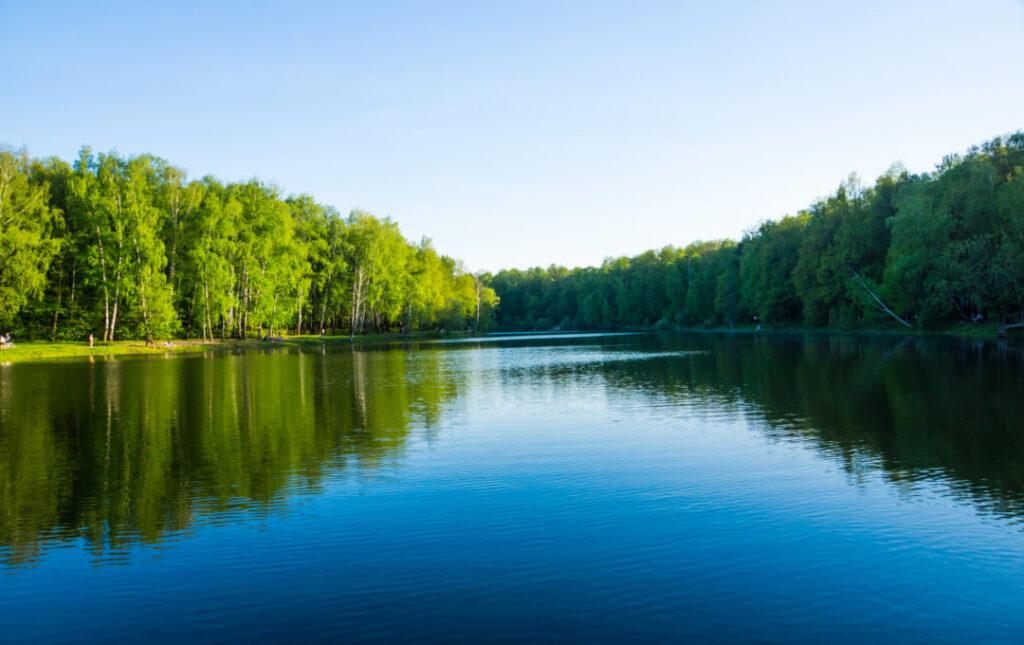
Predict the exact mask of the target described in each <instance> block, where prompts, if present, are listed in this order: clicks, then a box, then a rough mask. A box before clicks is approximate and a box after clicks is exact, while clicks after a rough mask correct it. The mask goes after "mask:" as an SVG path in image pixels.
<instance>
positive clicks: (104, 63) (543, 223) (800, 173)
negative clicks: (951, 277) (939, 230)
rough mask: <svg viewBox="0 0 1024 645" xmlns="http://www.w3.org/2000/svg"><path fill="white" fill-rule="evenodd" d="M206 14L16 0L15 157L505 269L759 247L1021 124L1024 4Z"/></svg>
mask: <svg viewBox="0 0 1024 645" xmlns="http://www.w3.org/2000/svg"><path fill="white" fill-rule="evenodd" d="M138 4H139V5H141V4H143V3H138ZM209 4H210V5H211V6H205V4H204V3H190V2H179V3H163V4H160V5H155V4H154V5H153V6H148V7H144V6H136V4H135V3H127V2H125V3H107V2H94V3H86V2H66V3H65V2H55V3H52V4H50V5H48V6H43V5H42V4H41V3H34V2H28V1H22V0H0V25H2V33H3V38H0V60H2V62H0V73H2V77H0V78H2V87H3V88H4V89H3V95H4V100H3V101H0V124H2V125H0V144H7V145H12V146H15V147H21V146H25V147H27V148H28V150H29V152H30V153H31V154H32V155H34V156H49V155H57V156H60V157H62V158H64V159H67V160H71V159H73V158H74V157H75V156H76V152H77V150H78V149H79V148H80V147H81V146H82V145H86V144H87V145H90V146H92V148H93V149H95V150H101V151H106V150H117V151H118V152H120V153H122V154H126V155H130V154H138V153H143V152H151V153H153V154H157V155H159V156H161V157H164V158H166V159H168V160H170V161H171V162H172V163H174V164H175V165H177V166H180V167H183V168H185V169H186V170H188V172H189V175H190V176H191V177H195V178H198V177H202V176H203V175H206V174H213V175H215V176H217V177H219V178H220V179H223V180H242V179H247V178H250V177H254V176H255V177H259V178H260V179H263V180H266V181H270V182H273V183H275V184H276V185H278V186H279V187H280V188H281V189H282V190H283V191H284V193H285V194H292V193H309V194H311V195H313V196H314V197H315V198H316V199H317V200H318V201H320V202H323V203H326V204H330V205H333V206H335V207H336V208H337V209H338V210H339V211H341V212H342V213H347V212H348V211H349V210H350V209H352V208H356V207H358V208H363V209H366V210H368V211H370V212H373V213H374V214H376V215H379V216H391V217H393V218H395V219H396V220H397V221H398V222H399V223H400V225H401V228H402V231H403V232H404V233H405V234H406V236H407V237H409V238H410V239H413V240H416V239H418V238H420V237H421V236H424V235H425V236H428V237H430V238H432V239H433V240H434V243H435V246H436V247H437V248H438V249H439V250H440V251H442V252H444V253H446V254H448V255H452V256H455V257H458V258H461V259H463V260H464V261H465V262H466V264H467V266H468V267H469V268H470V269H472V270H491V271H494V270H497V269H500V268H507V267H513V266H514V267H521V268H522V267H527V266H535V265H542V266H547V265H549V264H551V263H557V264H564V265H568V266H575V265H593V264H599V263H600V262H601V261H602V260H603V259H604V258H605V257H609V256H620V255H635V254H637V253H640V252H642V251H644V250H646V249H650V248H659V247H662V246H665V245H667V244H673V245H677V246H682V245H685V244H687V243H689V242H692V241H695V240H699V239H715V238H723V237H729V238H734V239H735V238H739V237H740V236H741V235H742V234H743V232H744V231H745V230H747V229H750V228H751V227H753V226H755V225H757V224H758V223H759V222H760V221H763V220H765V219H775V218H778V217H781V216H783V215H785V214H787V213H793V212H796V211H797V210H799V209H801V208H804V207H806V206H808V205H809V204H810V203H811V202H813V201H814V200H815V199H816V198H819V197H822V196H824V195H826V194H828V193H829V192H831V191H833V190H834V189H835V188H836V186H838V185H839V183H840V182H841V181H842V180H843V179H844V178H845V177H846V176H847V175H848V174H849V173H851V172H856V173H857V174H859V175H860V176H861V178H862V179H863V181H864V182H865V183H870V182H873V181H874V179H875V178H876V177H877V176H878V175H880V174H881V173H883V172H884V171H885V170H886V169H887V168H888V167H889V166H890V165H891V164H892V163H894V162H900V163H902V164H903V165H905V166H906V167H907V168H908V169H909V170H910V171H912V172H923V171H929V170H931V169H932V168H933V167H934V165H935V164H936V163H938V162H939V161H940V160H941V159H942V157H943V155H945V154H948V153H954V152H963V151H964V150H965V149H966V148H967V147H968V146H970V145H972V144H978V143H982V142H983V141H985V140H987V139H989V138H991V137H993V136H996V135H1001V134H1005V133H1008V132H1011V131H1014V130H1018V129H1021V128H1024V67H1022V63H1021V61H1022V60H1024V2H1022V1H1021V0H980V1H978V2H917V1H907V2H898V3H893V2H873V1H867V2H857V3H839V2H835V3H830V2H824V3H821V2H734V3H712V2H706V3H683V2H666V3H654V2H644V3H628V2H586V3H584V2H557V1H552V2H537V3H533V2H521V3H520V2H510V3H470V2H466V3H453V2H439V3H403V2H381V3H361V4H357V3H351V4H344V3H332V2H305V3H301V5H299V4H298V3H273V2H249V3H240V2H220V3H209Z"/></svg>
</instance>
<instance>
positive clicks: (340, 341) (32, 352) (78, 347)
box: [0, 332, 466, 364]
mask: <svg viewBox="0 0 1024 645" xmlns="http://www.w3.org/2000/svg"><path fill="white" fill-rule="evenodd" d="M465 335H466V334H465V333H462V332H456V333H450V334H439V333H435V332H423V333H414V334H411V335H409V336H402V335H399V334H367V335H364V336H356V338H355V341H354V342H355V343H356V344H368V343H370V344H372V343H386V342H402V341H417V340H427V339H432V338H460V337H464V336H465ZM349 342H350V341H349V337H348V335H339V336H324V337H323V338H321V337H320V336H317V335H302V336H286V337H284V339H283V340H281V341H280V342H276V341H275V342H268V341H258V340H255V339H248V340H245V341H238V340H227V341H224V342H221V341H209V342H203V341H201V340H176V341H173V346H172V347H165V346H164V345H163V341H159V342H157V344H156V345H155V346H153V347H147V346H146V343H145V342H144V341H141V340H119V341H115V342H112V343H99V342H97V343H96V344H95V346H94V347H89V343H86V342H75V341H57V342H49V341H27V342H15V345H14V347H13V348H11V349H4V350H0V364H4V363H18V362H24V361H44V360H51V359H61V358H76V357H83V356H128V355H136V354H181V353H196V352H204V351H211V350H222V349H227V348H234V347H254V348H256V347H273V346H282V345H283V346H289V345H291V346H296V345H301V346H311V345H320V344H323V343H327V344H330V345H347V344H349Z"/></svg>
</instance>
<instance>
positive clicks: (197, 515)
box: [0, 334, 1024, 642]
mask: <svg viewBox="0 0 1024 645" xmlns="http://www.w3.org/2000/svg"><path fill="white" fill-rule="evenodd" d="M1022 520H1024V354H1022V349H1021V346H1020V345H1014V344H996V343H980V342H974V341H961V340H948V339H921V338H899V337H868V336H842V335H792V336H790V335H771V336H752V335H737V336H735V337H733V336H729V335H714V334H693V335H653V334H651V335H567V336H555V337H553V336H515V337H506V338H502V337H490V338H486V339H482V340H467V341H456V342H421V343H412V344H405V345H403V344H395V345H388V346H365V347H364V346H358V347H357V348H356V349H354V350H353V349H351V348H349V347H347V346H344V345H342V346H337V347H325V348H323V349H322V350H321V349H319V348H317V349H311V348H306V349H302V350H301V351H300V350H298V349H295V348H286V347H278V348H274V349H267V350H262V351H261V350H248V351H245V352H241V353H210V354H207V355H194V356H182V355H178V356H173V357H171V356H168V357H139V358H123V359H105V360H100V359H97V360H95V361H93V362H89V361H87V360H77V361H64V362H49V363H18V364H13V365H3V366H0V640H13V641H27V640H33V641H41V640H68V639H73V640H86V641H88V640H108V639H111V638H115V639H117V640H134V639H141V638H149V639H158V640H172V639H179V638H186V637H187V638H188V639H189V640H192V641H203V640H223V639H231V640H248V639H283V638H293V639H294V638H298V637H300V636H301V637H303V638H307V639H312V640H328V639H333V640H346V641H389V640H399V639H401V640H410V639H413V640H418V641H431V642H436V641H453V640H456V641H457V640H463V641H464V640H472V641H480V640H599V641H617V640H626V639H631V640H637V639H644V640H653V641H678V640H680V639H687V638H695V639H703V640H710V639H713V640H739V639H751V638H753V639H761V640H822V639H838V640H844V641H845V640H862V641H863V640H871V639H885V640H904V639H910V640H926V639H929V640H938V641H965V640H971V641H985V642H993V641H1018V642H1019V640H1020V638H1021V633H1022V632H1024V522H1022ZM197 634H200V635H201V636H200V637H197V636H196V635H197Z"/></svg>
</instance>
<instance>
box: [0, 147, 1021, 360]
mask: <svg viewBox="0 0 1024 645" xmlns="http://www.w3.org/2000/svg"><path fill="white" fill-rule="evenodd" d="M1022 177H1024V132H1018V133H1016V134H1013V135H1010V136H1007V137H1003V138H996V139H993V140H992V141H989V142H987V143H985V144H984V145H982V146H977V147H974V148H971V149H970V150H969V151H967V153H966V154H964V155H951V156H948V157H946V158H945V159H943V161H942V163H940V164H939V165H938V166H937V167H936V169H935V170H934V171H933V172H930V173H922V174H910V173H909V172H907V171H906V170H904V169H902V168H899V167H894V168H893V169H891V170H890V171H889V172H887V173H886V174H884V175H883V176H881V177H879V178H878V180H877V181H876V182H875V184H874V185H873V186H870V187H863V186H861V185H860V183H859V181H858V180H857V179H856V178H855V177H851V178H850V179H847V180H846V181H845V182H843V183H842V184H841V185H840V186H839V188H838V189H837V190H836V191H835V193H834V194H832V195H830V196H828V197H827V198H825V199H822V200H819V201H817V202H815V203H814V204H812V205H811V206H810V207H809V208H808V209H806V210H804V211H801V212H800V213H798V214H796V215H790V216H787V217H784V218H782V219H781V220H778V221H767V222H765V223H763V224H761V225H760V226H759V227H757V228H756V229H755V230H752V231H750V232H748V233H747V234H746V235H745V236H744V237H743V239H742V240H740V241H739V242H734V241H731V240H719V241H710V242H694V243H693V244H690V245H688V246H686V247H683V248H678V247H674V246H667V247H664V248H662V249H660V250H657V251H647V252H646V253H642V254H640V255H638V256H636V257H633V258H625V257H622V258H614V259H608V260H606V261H605V262H604V263H603V264H602V265H601V266H600V267H588V268H577V269H567V268H564V267H560V266H555V265H552V266H551V267H549V268H547V269H544V268H533V269H528V270H517V269H512V270H505V271H502V272H500V273H498V274H497V275H495V276H493V277H492V276H490V275H486V274H485V275H474V274H472V273H469V272H467V271H465V270H464V268H463V267H462V265H461V263H459V262H458V261H456V260H454V259H452V258H449V257H446V256H443V255H440V254H439V253H438V252H437V251H435V250H434V249H433V247H432V246H431V244H430V242H429V240H423V241H421V242H420V243H418V244H411V243H410V242H408V241H407V240H406V239H405V238H404V237H403V236H402V234H401V232H400V231H399V229H398V226H397V224H395V223H394V222H393V221H391V220H389V219H378V218H375V217H373V216H372V215H370V214H368V213H364V212H360V211H353V212H352V213H350V214H349V215H348V216H347V217H342V216H341V215H339V213H338V212H337V211H335V210H334V209H333V208H331V207H329V206H324V205H322V204H319V203H317V202H316V201H314V200H313V199H312V198H311V197H309V196H306V195H300V196H292V197H287V198H285V197H282V196H281V194H280V192H279V191H278V190H277V189H276V188H275V187H274V186H272V185H268V184H266V183H262V182H259V181H256V180H253V181H249V182H244V183H227V184H225V183H222V182H219V181H217V180H216V179H214V178H212V177H204V178H203V179H200V180H191V181H190V180H188V179H187V176H186V174H185V172H184V171H182V170H181V169H179V168H176V167H174V166H172V165H170V164H169V163H168V162H166V161H165V160H163V159H160V158H158V157H154V156H150V155H141V156H136V157H130V158H124V157H120V156H118V155H116V154H98V155H94V154H93V153H92V152H91V151H90V150H88V149H83V150H82V152H81V153H80V155H79V158H78V160H77V161H75V162H74V163H73V164H68V163H66V162H64V161H61V160H59V159H55V158H50V159H33V158H30V157H29V156H28V155H27V154H26V153H25V152H23V151H11V150H0V326H2V328H3V329H5V330H13V331H14V333H15V335H17V336H20V337H29V338H50V339H59V338H64V339H81V338H83V337H85V336H86V335H88V334H89V333H95V334H96V337H97V338H102V339H104V340H110V339H115V338H145V339H147V340H153V339H157V338H165V337H174V336H188V337H193V338H203V339H223V338H228V337H232V338H243V339H244V338H246V337H247V336H257V337H267V336H270V335H277V334H281V333H282V332H290V333H317V332H319V331H320V329H325V330H326V331H327V332H329V333H338V332H342V331H343V332H345V333H349V334H357V333H363V332H367V331H374V332H389V331H402V332H410V331H414V330H424V329H435V330H442V329H443V330H467V329H468V330H472V331H485V330H487V329H488V328H490V327H491V326H492V325H493V324H494V323H495V322H496V323H497V324H498V326H500V327H501V328H506V329H551V328H555V327H560V328H563V329H616V328H627V327H630V328H632V327H645V326H655V327H659V328H672V327H694V326H706V327H715V326H731V325H734V324H753V323H764V324H769V325H771V324H774V325H809V326H829V327H839V328H856V327H876V326H884V325H896V326H906V327H912V328H918V329H924V328H932V327H937V326H942V325H947V324H951V323H956V322H978V321H987V322H990V323H1001V322H1003V321H1006V320H1018V319H1019V317H1020V315H1021V313H1020V312H1022V311H1024V178H1022ZM499 297H500V300H501V306H500V309H499V308H498V301H499Z"/></svg>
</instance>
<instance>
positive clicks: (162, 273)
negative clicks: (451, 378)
mask: <svg viewBox="0 0 1024 645" xmlns="http://www.w3.org/2000/svg"><path fill="white" fill-rule="evenodd" d="M58 250H59V251H60V253H59V254H58V253H57V252H58ZM497 304H498V298H497V295H496V293H495V292H494V290H493V289H492V288H491V287H490V286H489V285H487V284H485V283H484V281H483V280H482V279H481V277H480V276H475V275H472V274H470V273H468V272H466V271H465V269H463V267H462V265H461V263H459V262H457V261H455V260H453V259H451V258H448V257H445V256H442V255H439V254H438V253H437V252H436V251H434V250H433V248H431V247H430V244H429V242H423V243H421V244H420V245H415V246H414V245H412V244H410V243H409V242H408V241H407V240H406V239H405V238H404V237H403V236H402V234H401V232H400V231H399V229H398V225H397V224H395V223H394V222H392V221H391V220H389V219H383V220H382V219H377V218H375V217H373V216H372V215H370V214H369V213H364V212H359V211H355V212H353V213H352V214H351V215H350V216H349V217H348V218H342V217H341V216H339V214H338V213H337V211H335V210H334V209H333V208H330V207H328V206H324V205H321V204H318V203H316V202H315V201H314V200H313V199H312V198H311V197H309V196H306V195H300V196H296V197H289V198H287V199H285V198H282V197H281V195H280V194H279V191H278V190H277V189H276V188H275V187H273V186H272V185H268V184H265V183H262V182H259V181H256V180H252V181H248V182H243V183H232V184H222V183H220V182H218V181H217V180H215V179H213V178H210V177H207V178H204V179H202V180H192V181H190V180H188V178H187V175H186V174H185V172H184V171H182V170H180V169H178V168H175V167H174V166H171V165H170V164H168V163H167V162H166V161H165V160H163V159H160V158H157V157H153V156H150V155H142V156H138V157H130V158H123V157H120V156H118V155H117V154H113V153H111V154H99V155H94V154H93V153H92V152H91V151H90V150H89V149H88V148H84V149H83V150H82V151H81V153H80V155H79V158H78V160H77V161H76V163H75V164H74V166H73V167H72V166H69V165H67V164H64V163H63V162H60V161H58V160H46V161H45V162H43V161H33V160H31V159H29V157H28V156H27V154H25V153H13V152H8V151H0V323H3V324H7V323H10V322H12V321H14V324H15V325H17V327H16V330H17V332H18V334H19V336H27V337H45V336H48V337H49V338H50V339H51V340H52V339H57V338H77V339H81V338H83V337H84V336H86V335H88V334H90V333H92V334H94V335H95V336H96V337H97V339H99V340H106V341H112V340H115V339H119V338H142V339H145V340H146V341H147V342H155V341H156V340H159V339H164V338H169V337H172V336H176V335H180V334H184V335H186V336H190V337H198V338H203V339H213V338H215V337H218V336H219V337H220V338H227V337H229V336H230V337H235V338H246V337H247V336H249V335H257V336H259V337H264V338H265V337H269V336H276V335H280V334H282V333H284V332H285V331H286V330H295V332H296V333H303V332H314V333H318V332H320V330H324V331H327V330H330V331H331V332H334V331H336V330H337V329H339V328H345V329H348V330H350V331H351V332H352V333H353V334H354V333H359V332H362V331H365V330H373V331H376V332H387V331H391V330H394V329H402V330H404V331H412V330H418V329H451V330H461V329H472V330H486V329H488V328H489V327H490V326H491V324H492V321H493V318H494V315H495V311H496V308H497Z"/></svg>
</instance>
